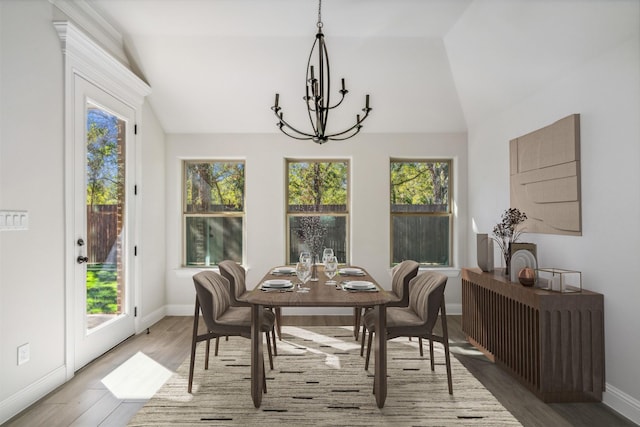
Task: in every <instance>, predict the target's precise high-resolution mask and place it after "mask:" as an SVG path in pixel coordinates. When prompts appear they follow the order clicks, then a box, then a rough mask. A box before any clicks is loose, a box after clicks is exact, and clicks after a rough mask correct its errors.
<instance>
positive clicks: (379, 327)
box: [363, 304, 387, 408]
mask: <svg viewBox="0 0 640 427" xmlns="http://www.w3.org/2000/svg"><path fill="white" fill-rule="evenodd" d="M373 309H374V310H376V311H377V313H376V320H377V323H376V333H375V334H374V337H375V343H374V349H375V357H376V371H375V394H376V402H377V404H378V408H382V407H384V401H385V400H386V399H387V307H386V306H385V305H384V304H381V305H376V306H375V307H374V308H373ZM363 339H364V338H363Z"/></svg>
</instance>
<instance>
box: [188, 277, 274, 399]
mask: <svg viewBox="0 0 640 427" xmlns="http://www.w3.org/2000/svg"><path fill="white" fill-rule="evenodd" d="M193 284H194V286H195V288H196V303H195V313H194V316H193V336H192V340H191V361H190V364H189V385H188V389H187V391H188V392H189V393H191V388H192V384H193V369H194V366H195V356H196V345H197V343H199V342H201V341H206V342H207V343H206V348H205V356H204V357H205V362H204V368H205V369H209V347H210V342H211V340H212V339H213V338H215V339H216V340H217V339H219V338H220V337H224V336H227V337H228V336H240V337H245V338H249V339H251V308H249V307H232V306H231V298H230V295H229V282H228V280H227V279H225V278H224V277H222V276H221V275H219V274H218V273H216V272H215V271H211V270H206V271H201V272H200V273H197V274H196V275H194V276H193ZM200 313H202V319H203V320H204V323H205V325H206V329H207V330H206V332H205V333H202V334H199V333H198V328H199V319H200ZM274 321H275V316H274V314H273V313H272V312H270V311H267V310H265V313H264V323H262V331H261V332H264V333H265V336H266V338H267V349H268V350H269V363H270V364H271V369H273V355H272V354H271V344H270V341H271V339H270V335H269V332H270V331H272V330H273V322H274ZM216 354H217V343H216ZM263 369H264V367H263ZM263 389H264V391H265V392H266V391H267V384H266V382H265V383H263Z"/></svg>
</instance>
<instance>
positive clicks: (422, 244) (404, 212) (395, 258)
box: [390, 159, 453, 267]
mask: <svg viewBox="0 0 640 427" xmlns="http://www.w3.org/2000/svg"><path fill="white" fill-rule="evenodd" d="M450 175H451V160H397V159H392V160H391V164H390V184H391V185H390V190H391V194H390V206H391V264H392V265H395V264H398V263H400V262H402V261H404V260H408V259H412V260H415V261H417V262H419V263H420V264H422V265H424V266H429V267H440V266H451V241H452V239H451V233H452V231H451V224H452V218H453V215H452V211H451V191H450V190H451V187H450V185H451V183H450Z"/></svg>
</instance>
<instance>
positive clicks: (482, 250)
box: [476, 233, 493, 271]
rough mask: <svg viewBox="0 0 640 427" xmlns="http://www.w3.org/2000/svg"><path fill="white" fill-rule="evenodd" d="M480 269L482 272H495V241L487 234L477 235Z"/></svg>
mask: <svg viewBox="0 0 640 427" xmlns="http://www.w3.org/2000/svg"><path fill="white" fill-rule="evenodd" d="M476 247H477V259H478V267H480V269H481V270H482V271H493V239H491V238H490V237H489V235H488V234H487V233H478V234H476Z"/></svg>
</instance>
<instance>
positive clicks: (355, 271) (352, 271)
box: [338, 268, 364, 274]
mask: <svg viewBox="0 0 640 427" xmlns="http://www.w3.org/2000/svg"><path fill="white" fill-rule="evenodd" d="M338 273H340V274H364V271H362V270H361V269H359V268H341V269H340V270H338Z"/></svg>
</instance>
